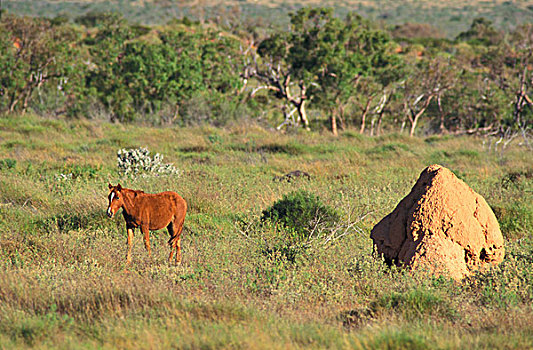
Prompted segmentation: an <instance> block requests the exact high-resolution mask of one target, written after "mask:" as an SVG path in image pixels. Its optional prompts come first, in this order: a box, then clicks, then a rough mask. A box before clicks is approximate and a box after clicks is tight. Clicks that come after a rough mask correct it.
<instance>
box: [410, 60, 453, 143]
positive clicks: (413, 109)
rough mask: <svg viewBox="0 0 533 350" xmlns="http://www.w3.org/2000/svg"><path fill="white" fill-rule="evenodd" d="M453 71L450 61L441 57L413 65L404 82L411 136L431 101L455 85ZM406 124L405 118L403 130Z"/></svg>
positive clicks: (437, 98)
mask: <svg viewBox="0 0 533 350" xmlns="http://www.w3.org/2000/svg"><path fill="white" fill-rule="evenodd" d="M452 73H453V70H452V69H451V66H450V64H449V62H448V61H446V59H444V58H440V57H435V58H431V59H429V60H421V61H419V62H418V63H417V64H416V65H413V70H412V71H411V73H410V74H409V75H408V76H407V78H406V79H405V80H404V82H403V83H402V90H403V91H402V92H403V101H404V102H403V104H404V111H405V115H406V119H407V120H409V122H410V125H411V126H410V128H409V136H411V137H412V136H414V133H415V130H416V127H417V126H418V123H419V121H420V118H421V117H422V115H423V114H424V113H425V112H426V111H427V109H428V107H429V106H430V104H431V102H432V101H433V100H434V99H436V100H440V99H441V98H442V96H443V95H442V94H443V93H445V92H446V91H447V90H449V89H450V88H451V87H452V86H453V85H454V83H455V80H454V79H453V74H452ZM404 124H405V120H404V122H403V123H402V130H403V127H404Z"/></svg>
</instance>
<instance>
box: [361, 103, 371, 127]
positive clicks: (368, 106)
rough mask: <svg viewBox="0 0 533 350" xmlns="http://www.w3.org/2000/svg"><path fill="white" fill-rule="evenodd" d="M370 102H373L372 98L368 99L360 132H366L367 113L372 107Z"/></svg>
mask: <svg viewBox="0 0 533 350" xmlns="http://www.w3.org/2000/svg"><path fill="white" fill-rule="evenodd" d="M370 103H372V98H369V99H368V101H366V106H365V108H364V109H363V115H362V116H361V129H360V130H359V133H360V134H362V133H364V132H365V123H366V114H367V113H368V110H369V109H370Z"/></svg>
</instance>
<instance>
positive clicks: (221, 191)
mask: <svg viewBox="0 0 533 350" xmlns="http://www.w3.org/2000/svg"><path fill="white" fill-rule="evenodd" d="M484 141H485V142H484ZM137 147H148V149H150V150H151V151H152V152H153V153H156V152H157V153H161V154H163V155H164V156H165V159H164V161H165V162H171V163H173V164H174V166H176V167H178V168H179V169H180V170H181V173H180V175H179V176H178V175H171V176H137V177H136V178H132V177H121V176H120V175H119V173H118V171H117V159H116V154H117V151H118V150H119V149H121V148H137ZM0 154H1V156H0V188H1V190H0V348H2V349H15V348H17V349H19V348H42V349H47V348H54V349H56V348H67V349H72V348H121V349H154V348H161V349H168V348H180V349H195V348H202V349H211V348H213V349H219V348H243V349H282V348H283V349H286V348H316V349H322V348H354V349H406V348H409V349H427V348H443V349H455V348H463V349H493V348H502V349H503V348H505V349H508V348H516V349H524V348H531V347H532V346H533V304H532V299H533V264H532V262H533V260H532V259H533V235H532V234H533V232H532V231H533V229H532V227H533V201H532V190H533V179H532V178H531V173H532V171H533V170H532V169H533V161H532V159H533V157H532V154H531V151H528V150H527V149H526V148H525V147H522V146H521V145H519V141H518V140H516V141H514V142H513V143H512V144H511V145H510V146H508V147H507V148H506V149H505V150H504V151H503V152H501V151H500V150H498V151H496V152H495V151H494V148H493V147H492V148H491V150H489V149H488V147H487V140H483V139H478V138H453V137H430V138H408V137H407V136H404V135H399V134H389V135H384V136H381V137H374V138H370V137H367V136H361V135H359V134H358V133H356V132H353V131H345V132H344V133H342V135H341V136H340V137H338V138H333V137H332V136H330V135H329V134H328V133H324V134H321V133H318V132H315V133H305V132H293V133H289V134H280V133H277V132H273V131H269V130H265V129H263V128H260V127H258V126H256V125H254V124H249V125H236V126H233V127H229V128H227V129H225V130H222V129H215V128H210V127H194V128H174V127H173V128H151V127H143V126H139V125H119V124H110V123H103V122H98V121H83V120H78V121H64V120H56V119H43V118H38V117H33V116H25V117H9V118H7V117H5V118H2V119H0ZM433 163H439V164H442V165H445V166H447V167H448V168H450V169H451V170H452V171H453V172H454V173H455V174H456V175H458V176H459V177H460V178H461V179H463V180H464V181H466V183H467V184H469V185H470V186H471V187H472V188H473V189H474V190H475V191H477V192H478V193H480V194H481V195H482V196H484V197H485V199H486V200H487V202H488V203H489V204H490V205H491V207H492V208H493V209H494V211H495V213H496V214H497V217H498V219H499V222H500V225H501V228H502V232H503V234H504V236H505V238H506V257H505V260H504V262H503V263H502V264H501V265H500V266H498V267H496V268H493V269H490V270H487V271H483V272H480V273H477V274H476V275H474V276H473V277H471V278H469V279H467V280H465V281H463V282H462V283H460V284H459V283H454V282H452V281H451V280H448V279H446V278H443V277H438V276H432V277H428V276H424V275H418V274H410V273H407V272H405V271H402V270H398V269H389V268H387V267H386V266H384V264H383V263H382V262H381V261H380V260H376V259H374V258H373V257H372V244H371V240H370V238H369V234H370V230H371V228H372V227H373V225H375V224H376V223H377V222H378V221H379V220H380V219H381V218H382V217H383V216H385V215H386V214H388V213H389V212H390V211H392V210H393V209H394V207H395V206H396V204H397V203H398V202H399V201H400V199H401V198H403V197H404V196H405V195H406V194H407V193H408V192H409V191H410V189H411V187H412V185H413V184H414V183H415V181H416V179H417V178H418V175H419V174H420V172H421V171H422V170H423V169H424V168H425V167H426V166H428V165H430V164H433ZM295 169H300V170H303V171H306V172H308V173H309V174H310V175H311V179H310V180H304V179H302V180H297V181H293V182H291V183H286V182H274V181H272V178H273V177H274V176H276V175H281V174H284V173H286V172H289V171H291V170H295ZM109 182H111V183H113V184H116V183H117V182H120V183H121V184H122V185H123V186H125V187H128V188H134V189H143V190H145V191H146V192H158V191H163V190H174V191H176V192H178V193H180V194H181V195H182V196H183V197H184V198H185V199H186V200H187V201H188V203H189V212H188V216H187V219H186V222H185V231H184V236H183V263H182V265H181V266H169V265H168V264H167V262H166V258H167V256H168V247H167V245H166V241H167V239H168V234H167V232H166V231H158V232H155V233H153V235H152V253H153V256H152V259H151V260H150V259H149V258H148V256H147V254H146V252H145V250H144V247H143V244H142V239H141V237H140V234H139V233H138V232H137V233H136V236H135V240H134V242H135V244H134V254H133V264H132V265H130V266H128V265H126V259H125V258H126V233H125V227H124V222H123V219H122V217H121V215H117V216H115V218H114V219H112V220H111V219H108V218H107V217H106V216H105V210H106V206H107V193H108V190H107V185H108V183H109ZM296 190H304V191H308V192H310V193H313V194H315V195H317V196H319V198H320V199H321V200H322V202H323V203H325V204H326V205H328V206H331V207H332V208H334V209H335V210H336V211H337V212H338V213H339V215H340V220H339V222H338V223H337V224H338V228H339V230H340V231H342V232H343V233H344V234H345V235H344V236H342V237H338V238H336V239H333V240H330V241H327V242H326V240H325V239H317V240H314V241H313V242H311V243H310V244H308V245H306V246H305V247H299V248H298V249H294V250H292V254H291V255H289V254H286V253H285V252H286V250H283V249H277V248H279V247H282V248H283V247H285V248H291V247H290V246H289V242H288V241H287V238H286V232H285V231H284V230H282V229H280V228H278V227H276V226H274V225H272V226H268V225H266V226H261V225H258V224H257V223H258V219H259V217H260V216H261V213H262V211H263V210H265V209H266V208H268V207H270V206H271V205H272V204H273V203H274V202H275V201H277V200H279V199H280V198H282V196H283V195H284V194H287V193H290V192H292V191H296ZM340 231H339V232H340ZM276 247H277V248H276ZM274 248H276V249H274Z"/></svg>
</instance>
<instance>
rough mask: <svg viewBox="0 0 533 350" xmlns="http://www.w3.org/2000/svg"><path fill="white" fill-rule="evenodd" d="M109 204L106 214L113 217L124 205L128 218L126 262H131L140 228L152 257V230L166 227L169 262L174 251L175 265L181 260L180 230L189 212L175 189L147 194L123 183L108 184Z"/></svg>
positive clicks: (123, 213)
mask: <svg viewBox="0 0 533 350" xmlns="http://www.w3.org/2000/svg"><path fill="white" fill-rule="evenodd" d="M109 191H110V192H109V196H108V200H109V205H108V207H107V216H109V217H110V218H113V216H114V215H115V213H116V212H117V211H118V210H119V209H120V208H122V215H123V216H124V220H126V231H127V234H128V255H127V262H128V264H130V263H131V250H132V240H133V231H134V229H135V228H137V227H140V228H141V231H142V233H143V234H144V246H145V248H146V250H147V251H148V256H149V257H152V252H151V250H150V231H155V230H160V229H163V228H165V227H166V228H167V230H168V233H169V234H170V239H169V240H168V244H169V246H170V256H169V258H168V262H169V264H171V263H172V256H173V255H174V250H175V251H176V264H180V263H181V231H182V230H183V223H184V222H185V214H186V213H187V202H186V201H185V199H183V198H182V197H181V196H180V195H179V194H177V193H176V192H171V191H167V192H161V193H157V194H151V193H144V192H143V191H141V190H131V189H128V188H123V187H122V186H121V185H120V184H118V185H117V186H113V185H111V184H109Z"/></svg>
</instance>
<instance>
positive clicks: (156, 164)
mask: <svg viewBox="0 0 533 350" xmlns="http://www.w3.org/2000/svg"><path fill="white" fill-rule="evenodd" d="M117 166H118V170H119V172H120V173H121V174H123V175H131V176H136V175H138V174H141V173H148V174H154V175H170V174H180V170H179V169H177V168H176V167H174V165H172V164H170V163H169V164H164V163H163V156H162V155H160V154H159V153H156V154H155V155H154V157H153V158H152V157H150V151H149V150H148V149H147V148H143V147H140V148H137V149H135V148H132V149H128V150H127V149H120V150H119V151H118V152H117Z"/></svg>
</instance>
